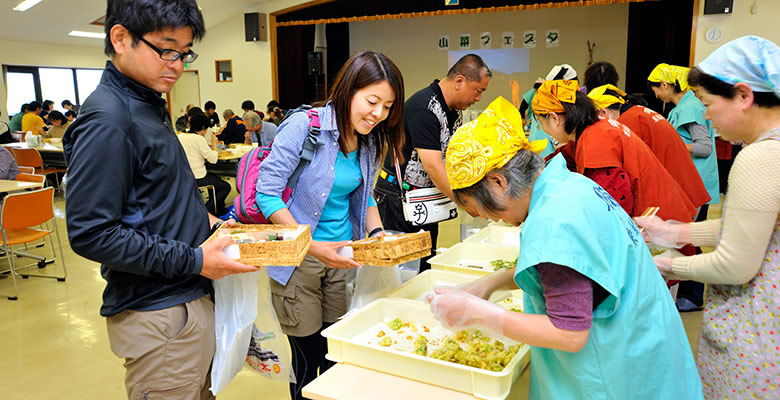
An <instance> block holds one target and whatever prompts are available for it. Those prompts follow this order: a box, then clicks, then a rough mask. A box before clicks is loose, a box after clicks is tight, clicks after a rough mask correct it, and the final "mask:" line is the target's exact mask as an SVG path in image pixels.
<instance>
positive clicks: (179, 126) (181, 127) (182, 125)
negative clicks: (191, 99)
mask: <svg viewBox="0 0 780 400" xmlns="http://www.w3.org/2000/svg"><path fill="white" fill-rule="evenodd" d="M193 107H195V105H194V104H187V108H186V109H185V111H184V115H182V116H181V117H179V118H176V132H186V131H187V116H188V115H189V112H190V110H191V109H192V108H193Z"/></svg>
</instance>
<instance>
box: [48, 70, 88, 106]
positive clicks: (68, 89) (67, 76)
mask: <svg viewBox="0 0 780 400" xmlns="http://www.w3.org/2000/svg"><path fill="white" fill-rule="evenodd" d="M38 75H39V76H40V79H41V95H42V97H43V99H44V100H51V101H53V102H54V109H55V110H59V109H61V108H62V101H63V100H69V101H70V102H71V103H73V104H78V100H76V85H75V84H74V82H73V70H72V69H65V68H38Z"/></svg>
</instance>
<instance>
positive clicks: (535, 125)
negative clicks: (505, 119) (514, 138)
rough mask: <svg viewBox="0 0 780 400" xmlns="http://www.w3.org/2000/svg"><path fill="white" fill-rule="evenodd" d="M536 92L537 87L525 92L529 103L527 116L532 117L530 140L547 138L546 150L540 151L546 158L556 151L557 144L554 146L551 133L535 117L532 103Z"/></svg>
mask: <svg viewBox="0 0 780 400" xmlns="http://www.w3.org/2000/svg"><path fill="white" fill-rule="evenodd" d="M535 94H536V89H531V90H529V91H527V92H525V94H523V100H525V102H526V103H528V114H527V115H528V116H527V117H526V118H530V119H531V131H530V133H529V134H528V141H530V142H533V141H534V140H546V141H547V147H545V148H544V150H542V151H541V152H540V153H539V155H540V156H542V158H545V157H547V156H548V155H550V154H552V153H553V152H554V151H555V146H553V144H552V141H551V140H550V135H548V134H546V133H545V132H544V130H542V126H541V124H539V121H537V119H536V117H534V109H533V106H532V104H533V101H534V95H535Z"/></svg>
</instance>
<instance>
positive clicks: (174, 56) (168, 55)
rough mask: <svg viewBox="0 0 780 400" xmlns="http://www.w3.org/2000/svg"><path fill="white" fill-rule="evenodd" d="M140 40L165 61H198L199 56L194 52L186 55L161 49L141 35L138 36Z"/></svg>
mask: <svg viewBox="0 0 780 400" xmlns="http://www.w3.org/2000/svg"><path fill="white" fill-rule="evenodd" d="M138 39H139V40H141V41H142V42H144V43H146V45H147V46H149V47H150V48H151V49H152V50H154V51H155V52H156V53H157V54H159V55H160V58H161V59H163V60H165V61H176V60H178V59H181V61H182V62H185V63H191V62H193V61H195V60H197V59H198V54H197V53H195V52H193V51H192V50H190V51H188V52H186V53H182V52H180V51H176V50H173V49H161V48H159V47H157V46H155V45H153V44H151V43H149V41H148V40H146V39H144V37H143V36H141V35H138Z"/></svg>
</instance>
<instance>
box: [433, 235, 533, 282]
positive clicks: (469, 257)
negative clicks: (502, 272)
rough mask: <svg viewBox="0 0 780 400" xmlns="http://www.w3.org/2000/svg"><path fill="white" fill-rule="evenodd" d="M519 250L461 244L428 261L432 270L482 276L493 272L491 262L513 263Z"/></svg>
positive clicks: (506, 247) (507, 247) (470, 243)
mask: <svg viewBox="0 0 780 400" xmlns="http://www.w3.org/2000/svg"><path fill="white" fill-rule="evenodd" d="M519 252H520V249H519V248H517V247H511V246H499V245H495V244H484V243H473V242H463V243H458V244H456V245H454V246H452V247H450V248H449V249H447V251H445V252H443V253H440V254H438V255H436V256H434V257H431V258H430V259H429V260H428V263H429V264H431V268H432V269H441V270H445V271H452V272H458V273H462V274H469V275H476V276H483V275H487V274H489V273H491V272H493V267H492V266H491V265H490V262H491V261H493V260H499V259H500V260H507V261H514V260H516V259H517V255H518V253H519Z"/></svg>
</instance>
